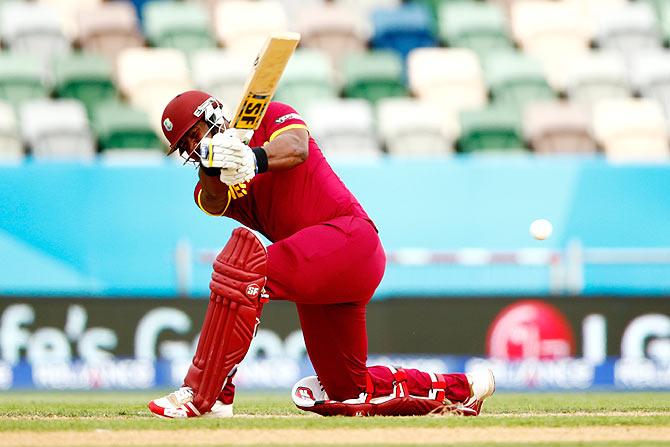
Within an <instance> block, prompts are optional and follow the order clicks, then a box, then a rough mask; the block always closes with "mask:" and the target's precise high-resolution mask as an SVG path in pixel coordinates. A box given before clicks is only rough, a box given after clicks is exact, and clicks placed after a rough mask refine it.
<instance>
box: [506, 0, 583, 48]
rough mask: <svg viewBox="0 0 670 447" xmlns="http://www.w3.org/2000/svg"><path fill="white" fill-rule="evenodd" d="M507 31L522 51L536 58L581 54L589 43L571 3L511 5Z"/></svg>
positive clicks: (544, 1) (546, 1) (540, 1)
mask: <svg viewBox="0 0 670 447" xmlns="http://www.w3.org/2000/svg"><path fill="white" fill-rule="evenodd" d="M511 28H512V35H513V36H514V39H515V40H516V42H517V43H518V44H519V46H520V47H521V48H522V49H523V51H524V52H526V53H528V54H531V55H533V56H535V57H536V58H538V59H545V58H552V57H554V56H555V55H557V54H573V53H582V52H585V51H587V50H588V48H589V42H590V40H591V36H590V35H589V32H588V27H587V25H586V22H585V20H584V18H583V16H582V15H581V14H580V11H579V9H578V5H577V4H576V3H574V2H572V3H571V2H566V1H562V2H555V1H549V0H537V1H519V2H515V3H513V4H512V10H511Z"/></svg>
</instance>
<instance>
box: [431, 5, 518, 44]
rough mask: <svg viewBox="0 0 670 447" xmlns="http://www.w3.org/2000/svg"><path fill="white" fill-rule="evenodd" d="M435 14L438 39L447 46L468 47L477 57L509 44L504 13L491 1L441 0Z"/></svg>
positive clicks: (510, 42)
mask: <svg viewBox="0 0 670 447" xmlns="http://www.w3.org/2000/svg"><path fill="white" fill-rule="evenodd" d="M438 17H439V20H438V26H439V35H440V40H441V41H442V42H444V43H445V44H446V45H448V46H450V47H457V48H459V47H460V48H469V49H471V50H473V51H475V52H476V53H477V54H478V55H480V56H481V55H482V54H486V53H488V52H490V51H494V50H499V49H511V48H512V47H513V44H512V41H511V40H510V38H509V35H508V31H507V22H506V18H505V14H504V13H503V10H502V9H501V8H500V7H499V6H497V5H495V4H492V3H483V2H482V3H475V2H443V3H441V4H440V7H439V16H438Z"/></svg>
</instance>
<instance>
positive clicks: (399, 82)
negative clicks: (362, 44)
mask: <svg viewBox="0 0 670 447" xmlns="http://www.w3.org/2000/svg"><path fill="white" fill-rule="evenodd" d="M342 73H343V75H344V95H345V96H347V97H350V98H363V99H367V100H368V101H371V102H376V101H378V100H379V99H381V98H385V97H391V96H405V95H407V87H405V83H404V82H403V64H402V60H401V59H400V56H398V55H397V54H396V53H394V52H392V51H373V52H369V53H361V54H350V55H348V56H346V57H345V58H344V60H343V61H342Z"/></svg>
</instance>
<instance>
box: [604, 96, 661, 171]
mask: <svg viewBox="0 0 670 447" xmlns="http://www.w3.org/2000/svg"><path fill="white" fill-rule="evenodd" d="M593 129H594V134H595V136H596V139H597V141H598V143H599V144H601V145H602V147H603V150H604V151H605V154H606V155H607V158H608V159H609V160H611V161H614V162H667V161H668V160H669V159H670V149H669V147H668V129H667V125H666V122H665V119H664V117H663V110H662V108H661V106H660V104H658V103H657V102H656V101H654V100H653V99H648V98H643V99H633V98H611V99H601V100H600V101H597V102H596V103H595V104H594V106H593Z"/></svg>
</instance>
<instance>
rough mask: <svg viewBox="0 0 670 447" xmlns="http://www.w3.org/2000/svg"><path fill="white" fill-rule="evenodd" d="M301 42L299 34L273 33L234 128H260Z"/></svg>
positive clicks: (248, 85) (258, 60)
mask: <svg viewBox="0 0 670 447" xmlns="http://www.w3.org/2000/svg"><path fill="white" fill-rule="evenodd" d="M298 42H300V34H299V33H292V32H282V33H272V34H271V35H270V36H269V37H268V39H267V41H266V42H265V45H264V46H263V48H262V49H261V51H260V53H258V56H257V57H256V60H255V61H254V66H253V70H252V72H251V74H250V75H249V78H248V79H247V82H246V84H245V87H244V90H243V93H242V98H241V100H240V103H239V104H238V105H237V109H236V110H235V114H234V115H233V119H232V120H231V122H230V127H233V128H235V129H243V130H256V129H257V128H258V126H259V124H260V122H261V120H262V119H263V116H264V115H265V111H266V110H267V107H268V104H270V101H271V100H272V96H273V95H274V93H275V90H276V89H277V85H278V84H279V79H280V78H281V76H282V73H283V72H284V68H286V64H287V63H288V61H289V59H290V58H291V55H292V54H293V52H294V51H295V48H296V47H297V46H298Z"/></svg>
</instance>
